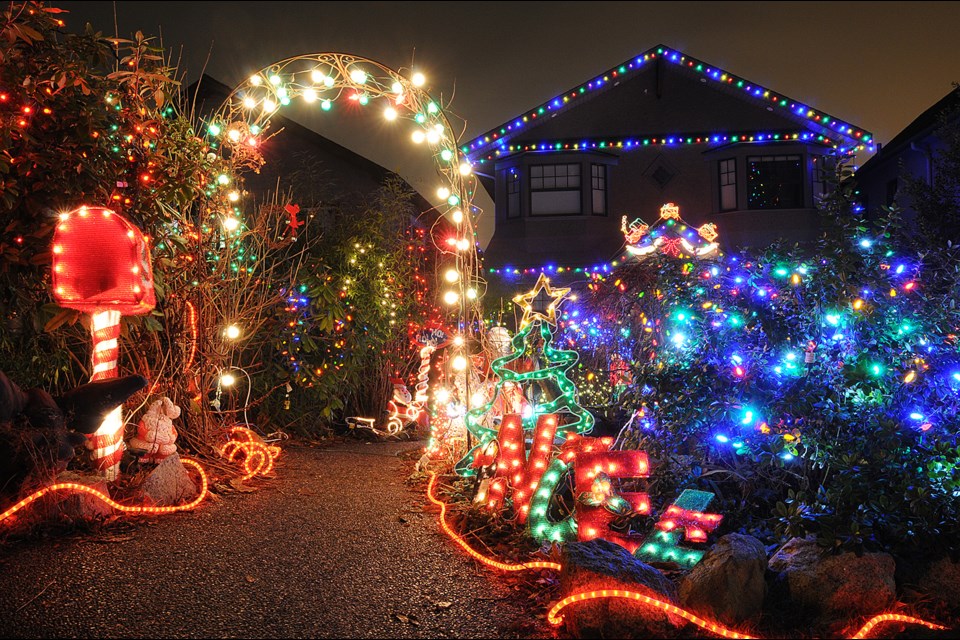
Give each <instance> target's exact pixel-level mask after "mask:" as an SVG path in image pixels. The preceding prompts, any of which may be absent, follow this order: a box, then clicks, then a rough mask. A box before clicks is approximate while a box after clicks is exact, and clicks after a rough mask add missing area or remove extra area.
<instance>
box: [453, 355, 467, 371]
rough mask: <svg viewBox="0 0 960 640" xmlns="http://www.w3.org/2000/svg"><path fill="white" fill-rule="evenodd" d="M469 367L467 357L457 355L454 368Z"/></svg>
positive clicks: (456, 369) (459, 369) (455, 369)
mask: <svg viewBox="0 0 960 640" xmlns="http://www.w3.org/2000/svg"><path fill="white" fill-rule="evenodd" d="M466 368H467V359H466V358H464V357H463V356H457V357H455V358H454V359H453V370H454V371H463V370H464V369H466Z"/></svg>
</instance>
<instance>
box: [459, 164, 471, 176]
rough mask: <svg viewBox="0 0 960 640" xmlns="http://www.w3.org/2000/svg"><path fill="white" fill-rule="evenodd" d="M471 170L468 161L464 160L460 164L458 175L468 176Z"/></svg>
mask: <svg viewBox="0 0 960 640" xmlns="http://www.w3.org/2000/svg"><path fill="white" fill-rule="evenodd" d="M472 172H473V167H471V166H470V163H469V162H464V163H462V164H461V165H460V175H462V176H468V175H470V174H471V173H472Z"/></svg>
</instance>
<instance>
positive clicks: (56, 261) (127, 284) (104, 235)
mask: <svg viewBox="0 0 960 640" xmlns="http://www.w3.org/2000/svg"><path fill="white" fill-rule="evenodd" d="M53 295H54V297H55V298H56V300H57V303H58V304H59V305H60V306H62V307H66V308H68V309H76V310H77V311H83V312H86V313H89V314H90V315H91V319H90V321H91V322H90V326H91V333H92V334H93V375H92V376H91V380H92V381H97V380H107V379H109V378H116V377H117V359H118V356H119V354H120V346H119V340H120V316H124V315H127V316H135V315H141V314H144V313H148V312H149V311H150V310H151V309H153V307H154V305H155V304H156V297H155V296H154V293H153V271H152V270H151V268H150V250H149V247H148V246H147V241H146V239H145V238H144V237H143V234H142V233H140V230H139V229H137V228H136V227H134V226H133V225H132V224H130V222H128V221H127V220H125V219H124V218H122V217H121V216H119V215H117V214H116V213H114V212H113V211H111V210H110V209H106V208H104V207H80V208H79V209H77V210H76V211H73V212H71V213H64V214H61V216H60V223H59V224H58V225H57V229H56V231H55V232H54V234H53ZM123 425H124V423H123V407H122V406H118V407H117V408H116V409H114V410H113V411H111V412H110V413H109V414H108V415H107V416H106V418H104V420H103V423H102V424H101V425H100V427H99V428H98V429H97V432H96V433H94V434H93V435H92V436H90V438H89V439H88V441H87V448H88V449H91V450H92V451H93V459H94V462H95V464H96V467H97V469H98V470H99V471H100V472H101V474H102V475H103V476H104V477H105V478H106V479H107V480H116V478H117V476H118V475H119V470H120V458H121V457H122V456H123Z"/></svg>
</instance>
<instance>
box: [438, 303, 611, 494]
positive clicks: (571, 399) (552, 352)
mask: <svg viewBox="0 0 960 640" xmlns="http://www.w3.org/2000/svg"><path fill="white" fill-rule="evenodd" d="M534 327H539V330H540V336H541V338H543V355H544V357H545V358H546V360H547V362H548V363H549V365H548V366H547V367H545V368H543V369H538V370H536V371H528V372H525V373H517V372H516V371H513V370H511V369H507V367H506V365H507V364H508V363H510V362H513V361H515V360H517V359H518V358H520V357H522V356H523V353H524V350H525V349H524V345H525V343H526V340H527V337H528V336H529V335H530V332H531V331H532V330H533V328H534ZM510 345H511V346H512V347H513V353H511V354H508V355H506V356H503V357H502V358H497V359H496V360H494V361H493V363H492V364H491V365H490V367H491V369H492V370H493V372H494V373H495V374H496V375H497V376H498V378H499V379H498V380H497V384H496V388H495V390H494V393H493V396H492V397H491V399H490V401H489V402H487V403H486V404H484V405H483V406H481V407H478V408H476V409H472V410H470V411H468V412H467V414H466V416H465V417H464V422H465V424H466V427H467V429H468V430H469V431H470V433H471V434H472V435H473V436H474V437H476V438H477V440H478V441H479V444H477V446H475V447H474V448H472V449H471V450H470V451H468V452H467V455H465V456H464V457H463V458H462V459H461V460H460V461H459V462H457V464H456V465H455V466H454V469H455V470H456V472H457V473H458V474H459V475H461V476H464V477H470V476H474V475H476V473H477V472H476V470H475V469H472V468H471V465H472V464H473V461H474V460H475V459H476V456H477V453H479V451H481V450H482V449H483V447H485V446H486V445H487V444H488V443H489V442H490V441H491V440H493V439H494V438H496V436H497V431H496V429H491V428H489V427H485V426H483V424H481V422H482V420H483V419H484V417H485V416H486V415H487V413H489V411H490V410H491V408H492V407H493V404H494V402H495V401H496V399H497V397H498V396H499V394H500V393H501V391H502V389H503V385H504V383H507V382H510V383H514V384H523V383H528V382H534V381H538V380H553V381H554V382H556V384H557V387H558V389H559V391H560V395H559V396H557V397H556V398H555V399H554V400H552V401H550V402H548V403H546V404H542V405H538V406H537V409H536V415H539V414H550V413H557V412H558V411H560V410H563V411H565V412H566V413H567V414H569V415H572V416H574V417H575V418H576V420H574V421H572V422H567V423H565V424H561V425H559V426H558V427H557V435H558V436H559V437H560V438H561V439H564V440H565V439H566V437H567V435H568V434H570V433H580V434H583V433H587V432H589V431H590V430H591V429H593V425H594V419H593V415H591V414H590V412H588V411H586V410H585V409H583V408H582V407H581V406H580V405H579V404H577V399H576V396H577V387H576V385H574V383H573V382H572V381H571V380H570V379H569V378H568V377H567V375H566V371H567V370H568V369H570V368H571V367H573V365H575V364H576V363H577V360H578V359H579V355H578V354H577V352H576V351H572V350H568V349H555V348H554V347H553V332H552V331H551V326H550V324H549V323H546V322H542V321H540V320H535V321H534V322H531V323H530V324H528V325H526V326H523V327H522V328H521V329H520V331H518V332H517V334H516V335H515V336H513V339H512V340H511V342H510ZM536 415H533V416H531V417H530V419H529V420H525V421H524V423H525V425H527V424H530V422H531V421H534V422H535V421H536ZM525 430H530V429H529V428H528V427H526V426H525Z"/></svg>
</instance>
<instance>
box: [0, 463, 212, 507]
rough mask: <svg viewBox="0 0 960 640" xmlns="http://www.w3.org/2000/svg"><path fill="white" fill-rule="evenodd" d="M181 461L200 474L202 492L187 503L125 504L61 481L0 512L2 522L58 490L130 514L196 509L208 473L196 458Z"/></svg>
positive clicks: (202, 497) (80, 486)
mask: <svg viewBox="0 0 960 640" xmlns="http://www.w3.org/2000/svg"><path fill="white" fill-rule="evenodd" d="M180 461H181V462H183V463H184V464H186V465H189V466H191V467H193V468H194V469H196V470H197V473H198V474H200V493H199V494H198V495H197V497H196V498H194V499H193V500H191V501H190V502H188V503H186V504H178V505H172V506H168V507H152V506H147V505H136V506H133V505H125V504H120V503H119V502H117V501H115V500H114V499H113V498H111V497H110V496H109V495H107V494H105V493H103V492H102V491H99V490H97V489H94V488H93V487H88V486H87V485H85V484H80V483H78V482H60V483H58V484H52V485H50V486H49V487H44V488H43V489H40V490H38V491H35V492H34V493H32V494H30V495H29V496H27V497H26V498H24V499H23V500H21V501H20V502H18V503H16V504H15V505H13V506H12V507H10V508H9V509H7V510H6V511H4V512H3V513H0V522H3V521H4V520H6V519H7V518H9V517H10V516H12V515H13V514H15V513H17V512H18V511H20V510H21V509H23V508H24V507H27V506H29V505H30V504H32V503H34V502H36V501H37V500H39V499H40V498H42V497H43V496H45V495H46V494H48V493H54V492H57V491H75V492H77V493H86V494H88V495H91V496H93V497H94V498H97V499H98V500H101V501H103V502H104V504H106V505H107V506H109V507H111V508H113V509H116V510H117V511H122V512H124V513H128V514H130V515H154V514H160V513H174V512H175V511H190V510H191V509H194V508H195V507H196V506H197V505H199V504H200V503H201V502H203V499H204V498H206V497H207V474H206V473H204V471H203V467H201V466H200V464H199V463H198V462H196V461H194V460H191V459H189V458H181V459H180Z"/></svg>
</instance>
